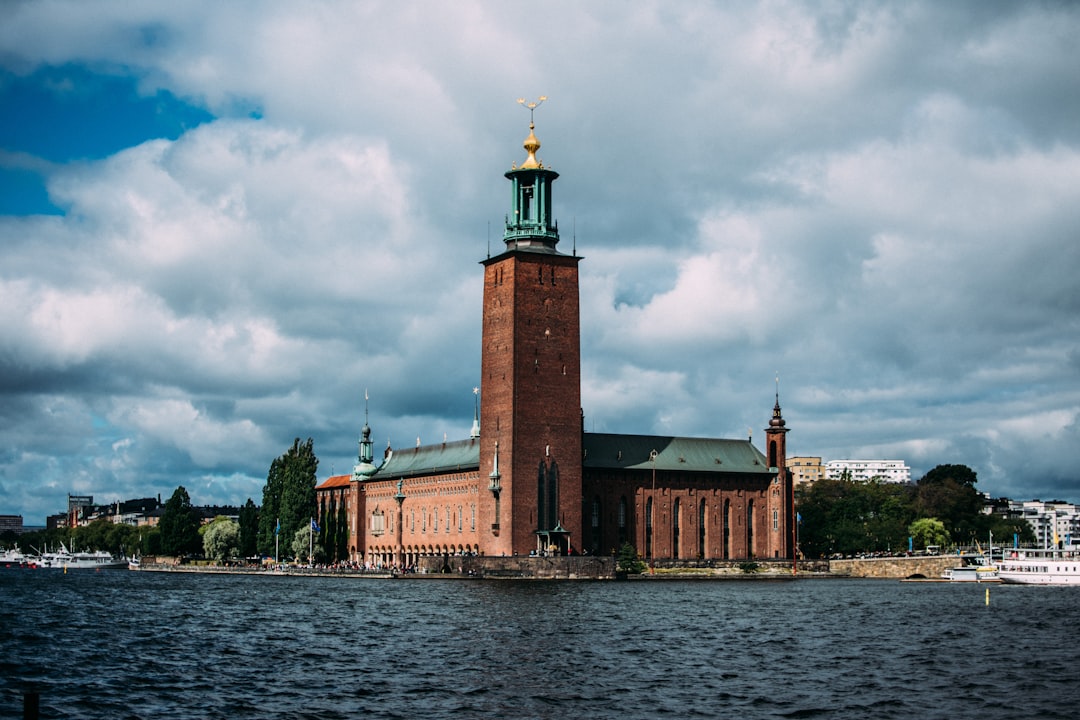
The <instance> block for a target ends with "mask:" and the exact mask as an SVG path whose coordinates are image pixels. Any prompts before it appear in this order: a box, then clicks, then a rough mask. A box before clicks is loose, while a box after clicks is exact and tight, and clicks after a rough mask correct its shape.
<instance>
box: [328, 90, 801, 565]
mask: <svg viewBox="0 0 1080 720" xmlns="http://www.w3.org/2000/svg"><path fill="white" fill-rule="evenodd" d="M535 105H536V104H534V103H530V104H529V105H528V106H527V107H529V109H530V111H531V110H532V109H533V108H534V107H535ZM534 129H535V126H534V124H533V122H531V121H530V123H529V135H528V137H527V138H526V139H525V142H524V148H525V151H526V153H527V154H526V157H525V160H524V161H523V162H522V163H521V165H516V164H515V165H514V166H512V168H511V169H510V170H509V171H507V172H506V178H507V180H509V181H510V199H511V207H510V212H509V214H508V215H507V220H506V229H505V232H504V234H503V241H504V243H505V248H504V249H503V250H502V252H500V253H498V254H496V255H494V256H489V257H488V258H487V259H485V260H484V261H483V262H482V263H481V264H482V265H483V268H484V295H483V298H484V300H483V318H482V323H483V330H482V350H481V361H480V388H479V407H478V412H477V413H476V415H474V419H473V427H472V432H471V433H470V436H469V437H468V438H467V439H464V440H457V441H450V442H442V443H439V444H433V445H418V446H416V447H414V448H407V449H403V450H395V449H391V448H389V447H388V448H387V449H386V451H385V452H384V453H382V454H381V455H382V457H381V458H380V460H379V462H378V463H376V460H375V457H374V452H373V446H372V441H371V428H370V427H369V426H368V423H367V419H366V417H365V422H364V426H363V429H362V431H361V436H360V451H359V458H358V460H359V461H358V463H357V465H356V467H355V468H354V469H353V472H352V473H351V474H348V475H337V476H334V477H330V478H328V479H327V480H326V481H324V482H323V483H322V484H320V485H319V486H318V487H317V488H316V495H317V503H318V512H319V515H320V517H322V518H326V517H327V516H328V515H329V514H334V515H335V516H336V517H339V518H341V517H344V518H346V519H347V520H346V524H347V526H348V553H349V561H350V562H354V563H359V564H367V565H370V566H377V567H386V568H389V567H393V566H397V567H406V566H411V565H415V564H416V563H417V562H418V561H419V560H421V559H422V558H425V557H432V556H437V557H444V558H445V557H450V556H459V555H478V556H514V555H517V556H528V555H533V554H536V555H542V556H562V555H577V554H588V555H611V554H612V553H613V552H615V551H616V549H618V548H620V547H622V545H623V544H625V543H629V544H631V545H633V546H634V548H635V549H636V550H637V552H638V554H639V555H641V556H642V557H644V558H646V559H652V560H683V561H688V562H691V561H694V560H703V561H715V560H750V559H762V560H764V559H777V558H791V557H792V555H793V552H792V551H793V548H794V539H793V537H792V534H793V530H792V528H793V525H792V518H791V506H792V505H791V503H792V500H791V478H790V475H789V473H788V471H787V469H786V468H785V463H784V458H785V445H786V440H785V436H786V434H787V431H788V429H787V427H785V422H784V419H783V417H782V415H781V412H780V402H779V395H777V399H776V405H775V406H774V408H773V412H772V418H771V419H770V421H769V425H768V427H767V428H766V429H765V446H766V447H765V453H762V452H761V451H759V450H758V449H757V448H756V447H754V445H753V444H752V443H751V441H750V440H749V439H737V440H736V439H720V438H699V437H671V436H658V435H625V434H612V433H590V432H585V431H584V414H583V411H582V407H581V326H580V311H579V293H578V263H579V262H580V261H581V259H582V258H580V257H578V256H577V255H576V252H575V253H571V254H569V255H567V254H565V253H562V252H560V251H559V250H558V249H557V245H558V244H559V229H558V223H556V222H555V220H554V218H553V216H552V199H553V192H552V191H553V185H554V182H555V180H556V178H558V177H559V175H558V173H556V172H555V171H554V170H551V169H550V168H548V167H545V166H544V164H543V163H542V162H541V161H540V160H538V159H537V154H536V153H537V151H538V150H539V148H540V141H539V140H537V138H536V135H535V133H534ZM575 250H576V249H575ZM489 254H490V253H489ZM366 413H367V409H366V408H365V415H366ZM321 524H322V526H323V527H326V525H325V521H324V522H323V523H321Z"/></svg>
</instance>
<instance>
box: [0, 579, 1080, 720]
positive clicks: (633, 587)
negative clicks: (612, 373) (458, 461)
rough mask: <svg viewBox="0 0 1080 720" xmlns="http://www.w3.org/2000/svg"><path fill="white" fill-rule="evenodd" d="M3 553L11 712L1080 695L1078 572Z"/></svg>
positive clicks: (713, 711) (332, 711) (558, 706)
mask: <svg viewBox="0 0 1080 720" xmlns="http://www.w3.org/2000/svg"><path fill="white" fill-rule="evenodd" d="M986 588H987V586H985V585H976V584H974V583H971V584H968V583H964V584H953V585H947V584H927V583H922V584H916V583H900V582H897V581H875V580H800V581H797V582H790V581H711V582H706V581H688V582H667V581H665V582H629V583H611V582H563V583H553V582H475V581H440V580H399V581H388V580H376V579H344V578H342V579H338V578H297V577H281V576H267V577H252V576H213V575H188V574H165V573H146V572H143V573H133V572H126V571H114V572H85V573H80V572H71V573H68V574H66V575H65V574H62V573H60V572H57V571H43V570H38V571H22V570H0V650H2V657H0V717H20V716H21V712H22V702H23V692H24V691H26V690H27V689H32V690H34V691H37V692H38V693H39V694H40V702H41V716H42V717H43V718H52V717H58V718H147V719H150V718H155V719H158V718H230V719H237V720H238V719H240V718H270V717H273V718H277V717H282V718H359V717H365V718H485V717H500V718H560V719H562V718H567V717H575V718H579V717H580V718H619V719H620V720H628V719H630V718H661V717H669V718H693V717H703V718H711V717H740V718H758V717H762V718H766V717H781V718H812V717H820V718H859V719H860V720H861V719H863V718H949V719H950V720H956V719H957V718H982V719H984V720H985V719H986V718H1066V717H1067V718H1075V717H1076V716H1077V703H1080V661H1078V657H1077V653H1076V648H1077V641H1078V640H1080V629H1078V628H1080V589H1078V588H1028V587H1017V586H1001V585H995V586H992V587H991V589H990V596H991V597H990V605H989V607H988V606H986V604H985V591H986Z"/></svg>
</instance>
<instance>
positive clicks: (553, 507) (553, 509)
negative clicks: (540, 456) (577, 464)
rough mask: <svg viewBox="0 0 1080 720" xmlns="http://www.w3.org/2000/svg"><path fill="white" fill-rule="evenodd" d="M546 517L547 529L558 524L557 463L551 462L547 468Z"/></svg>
mask: <svg viewBox="0 0 1080 720" xmlns="http://www.w3.org/2000/svg"><path fill="white" fill-rule="evenodd" d="M547 506H548V518H547V526H548V529H549V530H553V529H555V527H556V526H557V525H558V524H559V463H557V462H553V463H551V467H550V468H548V502H547Z"/></svg>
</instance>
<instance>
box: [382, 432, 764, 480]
mask: <svg viewBox="0 0 1080 720" xmlns="http://www.w3.org/2000/svg"><path fill="white" fill-rule="evenodd" d="M583 449H584V452H585V460H584V462H583V463H582V465H583V467H584V468H586V469H589V468H604V469H609V470H614V469H631V470H651V469H652V467H653V464H652V462H651V461H650V460H649V453H650V452H651V451H652V450H656V453H657V455H656V469H657V470H668V471H677V470H682V471H686V472H712V473H718V472H720V473H756V474H763V475H767V474H770V472H771V471H770V470H769V467H768V465H767V463H766V460H765V456H764V455H762V454H761V452H760V451H759V450H758V449H757V448H756V447H754V446H753V445H752V444H751V443H750V441H749V440H723V439H720V438H691V437H672V436H667V435H617V434H612V433H585V434H584V436H583ZM479 467H480V439H479V438H470V439H468V440H455V441H454V442H447V443H441V444H439V445H421V446H419V447H415V448H408V449H405V450H395V451H394V452H393V453H392V454H391V455H390V458H389V459H388V460H387V461H386V462H384V463H383V464H382V466H380V467H379V469H378V471H377V472H376V473H374V475H373V476H371V479H373V480H386V479H392V478H401V477H416V476H421V475H434V474H441V473H451V472H465V471H469V470H477V469H479Z"/></svg>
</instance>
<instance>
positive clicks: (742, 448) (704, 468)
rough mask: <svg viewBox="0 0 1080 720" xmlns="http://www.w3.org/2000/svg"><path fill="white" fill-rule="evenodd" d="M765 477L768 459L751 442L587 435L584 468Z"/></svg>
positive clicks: (606, 434)
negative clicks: (748, 474) (652, 453)
mask: <svg viewBox="0 0 1080 720" xmlns="http://www.w3.org/2000/svg"><path fill="white" fill-rule="evenodd" d="M653 450H656V453H657V454H656V469H657V470H683V471H687V472H724V473H729V472H731V473H762V474H769V473H770V470H769V467H768V464H767V461H766V459H765V456H764V455H762V454H761V452H760V451H759V450H758V449H757V448H756V447H754V446H753V445H752V444H751V443H750V441H749V440H722V439H719V438H690V437H671V436H665V435H615V434H609V433H585V436H584V451H585V461H584V463H583V465H584V467H585V468H607V469H633V470H651V469H652V467H653V463H652V461H651V460H650V459H649V453H651V452H652V451H653Z"/></svg>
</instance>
